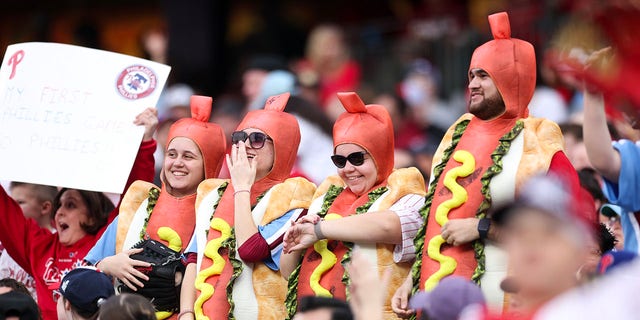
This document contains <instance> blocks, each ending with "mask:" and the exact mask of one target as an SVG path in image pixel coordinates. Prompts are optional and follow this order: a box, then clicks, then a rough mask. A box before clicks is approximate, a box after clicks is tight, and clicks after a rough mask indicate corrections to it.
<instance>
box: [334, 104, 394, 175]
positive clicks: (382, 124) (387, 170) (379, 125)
mask: <svg viewBox="0 0 640 320" xmlns="http://www.w3.org/2000/svg"><path fill="white" fill-rule="evenodd" d="M338 99H340V102H342V105H343V106H344V108H345V109H346V110H347V112H344V113H343V114H341V115H340V117H338V120H336V123H335V124H334V126H333V148H334V149H335V148H336V147H337V146H339V145H341V144H345V143H353V144H357V145H359V146H360V147H362V148H363V149H365V150H367V152H368V153H369V155H371V158H372V159H373V161H374V162H375V164H376V168H377V169H378V179H376V184H379V183H381V182H383V181H384V180H386V179H387V177H388V176H389V175H390V174H391V171H393V164H394V159H393V123H391V118H390V117H389V112H387V109H385V108H384V107H383V106H381V105H375V104H370V105H367V106H365V104H364V102H362V100H360V97H358V95H357V94H355V93H354V92H341V93H338Z"/></svg>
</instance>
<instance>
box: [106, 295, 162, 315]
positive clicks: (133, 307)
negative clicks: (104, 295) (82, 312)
mask: <svg viewBox="0 0 640 320" xmlns="http://www.w3.org/2000/svg"><path fill="white" fill-rule="evenodd" d="M99 314H100V316H99V317H100V319H109V320H155V319H156V314H155V310H154V308H153V304H151V302H149V300H147V299H146V298H144V297H143V296H140V295H137V294H130V293H123V294H120V295H117V296H112V297H111V298H109V299H107V301H105V303H104V304H102V306H100V312H99Z"/></svg>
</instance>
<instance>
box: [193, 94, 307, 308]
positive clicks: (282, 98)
mask: <svg viewBox="0 0 640 320" xmlns="http://www.w3.org/2000/svg"><path fill="white" fill-rule="evenodd" d="M288 99H289V94H288V93H286V94H282V95H279V96H274V97H270V98H269V99H268V100H267V103H266V106H265V109H264V110H254V111H251V112H249V113H248V114H247V115H246V116H245V118H244V119H243V121H242V122H241V123H240V125H239V126H238V130H244V129H248V128H255V129H260V130H262V131H263V132H264V133H266V134H267V135H268V136H269V137H271V139H272V141H273V145H274V153H275V155H274V163H273V167H272V169H271V171H270V172H269V174H268V175H267V176H266V177H265V178H263V179H261V180H259V181H256V182H255V183H254V184H253V186H252V188H251V207H252V215H253V220H254V223H255V224H256V226H257V227H258V234H259V236H260V237H263V238H264V241H266V242H267V243H268V244H269V249H270V253H269V255H270V256H268V257H265V258H264V259H263V260H262V261H258V262H255V263H251V262H246V261H243V259H242V257H241V255H240V252H241V251H242V246H237V244H236V239H235V234H234V192H235V190H234V187H233V183H229V182H228V181H225V180H220V179H208V180H205V181H203V182H202V183H201V184H200V186H199V188H198V199H197V201H196V208H197V211H198V221H197V223H196V232H195V235H194V237H193V239H192V241H191V244H190V245H189V250H188V251H189V252H197V270H198V274H197V277H196V283H195V287H196V291H197V298H196V302H195V306H194V311H195V315H196V318H197V319H231V318H235V319H278V320H280V319H284V317H285V308H284V299H285V295H286V290H287V284H286V281H285V280H284V279H283V278H282V276H281V275H280V272H279V257H280V254H281V252H282V237H283V236H284V232H285V231H286V229H287V228H288V227H289V226H290V225H291V221H294V220H296V219H297V218H298V217H300V216H301V215H304V214H306V209H307V208H308V207H309V204H310V202H311V197H312V195H313V193H314V191H315V189H316V187H315V185H314V184H313V183H311V182H309V181H307V180H306V179H303V178H289V174H290V172H291V169H292V168H293V164H294V162H295V160H296V153H297V150H298V144H299V142H300V129H299V127H298V122H297V121H296V119H295V117H294V116H292V115H290V114H288V113H285V112H284V108H285V106H286V103H287V101H288ZM267 143H269V142H267ZM254 236H256V235H254ZM247 242H249V241H246V242H245V244H246V243H247ZM243 246H244V244H243ZM196 248H197V250H194V249H196Z"/></svg>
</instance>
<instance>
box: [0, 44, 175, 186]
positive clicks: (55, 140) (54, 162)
mask: <svg viewBox="0 0 640 320" xmlns="http://www.w3.org/2000/svg"><path fill="white" fill-rule="evenodd" d="M4 57H5V58H4V61H3V62H2V67H1V68H0V153H1V154H3V155H4V157H3V166H1V167H0V180H14V181H24V182H32V183H41V184H47V185H57V186H64V187H69V188H76V189H85V190H93V191H106V192H114V193H120V192H122V191H123V190H122V189H123V188H124V185H125V183H126V180H127V177H128V175H129V171H130V170H131V167H132V165H133V161H134V159H135V156H136V153H137V150H138V146H139V144H140V140H141V137H143V136H144V139H145V140H149V139H151V138H152V134H153V131H154V130H155V128H156V126H157V117H156V111H155V109H149V110H146V111H145V109H146V108H148V107H149V106H155V105H156V104H157V102H158V98H159V97H160V92H161V91H162V88H163V87H164V84H165V82H166V79H167V76H168V75H169V71H170V67H169V66H166V65H162V64H158V63H155V62H151V61H147V60H143V59H139V58H135V57H130V56H126V55H122V54H116V53H111V52H106V51H100V50H95V49H87V48H82V47H76V46H70V45H63V44H54V43H22V44H15V45H11V46H9V47H8V48H7V51H6V53H5V56H4ZM133 119H135V121H133V122H132V120H133ZM136 124H137V125H139V126H136ZM142 126H144V128H143V127H142Z"/></svg>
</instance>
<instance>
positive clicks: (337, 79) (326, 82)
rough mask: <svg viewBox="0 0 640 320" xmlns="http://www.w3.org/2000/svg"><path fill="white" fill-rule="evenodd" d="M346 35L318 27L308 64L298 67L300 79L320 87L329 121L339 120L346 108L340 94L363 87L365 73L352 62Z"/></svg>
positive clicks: (330, 27) (311, 41) (328, 26)
mask: <svg viewBox="0 0 640 320" xmlns="http://www.w3.org/2000/svg"><path fill="white" fill-rule="evenodd" d="M349 51H350V50H349V47H348V44H347V39H346V35H345V33H344V31H343V30H342V28H340V27H339V26H337V25H331V24H324V25H319V26H317V27H315V28H314V29H313V30H312V31H311V33H310V34H309V38H308V39H307V48H306V60H305V61H303V62H301V63H300V65H299V66H298V67H297V69H298V73H299V74H300V73H302V74H307V75H304V76H302V75H301V76H300V77H303V78H304V77H306V78H313V76H311V77H310V76H309V75H308V74H309V73H311V72H313V73H315V78H316V80H317V84H318V103H319V104H320V106H321V107H322V108H323V110H325V111H326V112H327V115H329V118H331V119H336V118H337V117H338V116H339V115H340V114H341V113H342V107H341V106H340V102H339V101H338V99H337V97H336V93H337V92H343V91H355V90H356V89H358V87H359V86H360V77H361V71H360V66H359V65H358V63H357V62H356V61H355V60H352V59H351V55H350V52H349Z"/></svg>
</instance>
